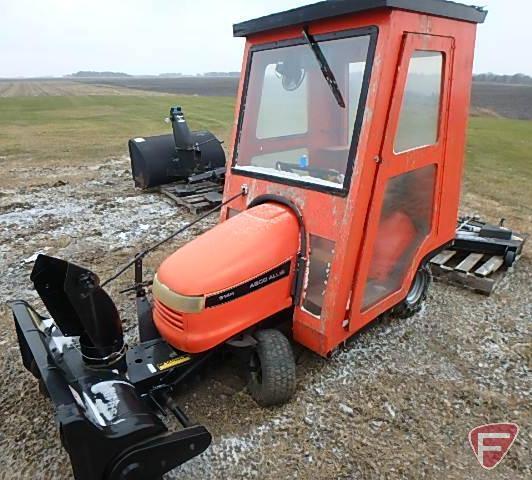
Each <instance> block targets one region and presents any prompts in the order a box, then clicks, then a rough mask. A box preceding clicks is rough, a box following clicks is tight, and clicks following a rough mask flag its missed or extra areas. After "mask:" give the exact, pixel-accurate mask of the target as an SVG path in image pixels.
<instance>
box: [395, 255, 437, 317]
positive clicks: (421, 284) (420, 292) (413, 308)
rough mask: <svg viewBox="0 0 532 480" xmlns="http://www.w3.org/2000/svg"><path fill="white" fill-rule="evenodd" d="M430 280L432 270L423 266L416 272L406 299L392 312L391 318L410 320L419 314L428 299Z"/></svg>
mask: <svg viewBox="0 0 532 480" xmlns="http://www.w3.org/2000/svg"><path fill="white" fill-rule="evenodd" d="M430 280H431V275H430V270H429V269H428V267H427V266H422V267H421V268H420V269H419V270H418V271H417V272H416V275H415V277H414V280H413V281H412V285H411V286H410V290H409V291H408V294H407V296H406V298H405V299H404V300H403V301H402V302H401V303H399V304H398V305H396V306H395V307H393V308H392V309H391V310H390V312H389V313H390V316H392V317H394V318H408V317H411V316H412V315H414V314H416V313H417V312H419V311H420V310H421V307H422V306H423V302H424V301H425V299H426V298H427V292H428V289H429V285H430Z"/></svg>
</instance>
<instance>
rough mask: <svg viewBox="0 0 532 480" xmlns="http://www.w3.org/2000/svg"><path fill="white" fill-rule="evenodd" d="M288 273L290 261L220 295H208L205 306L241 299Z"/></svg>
mask: <svg viewBox="0 0 532 480" xmlns="http://www.w3.org/2000/svg"><path fill="white" fill-rule="evenodd" d="M289 273H290V260H289V261H287V262H285V263H283V264H282V265H279V266H278V267H275V268H273V269H272V270H269V271H268V272H266V273H263V274H262V275H259V276H258V277H255V278H252V279H251V280H249V281H247V282H245V283H242V284H241V285H238V286H236V287H233V288H230V289H228V290H225V291H223V292H220V293H216V294H214V295H210V296H209V297H207V298H206V299H205V306H206V307H214V306H216V305H220V304H222V303H226V302H230V301H231V300H235V299H237V298H240V297H243V296H244V295H247V294H248V293H251V292H254V291H256V290H259V289H261V288H263V287H265V286H266V285H269V284H270V283H273V282H276V281H277V280H281V278H285V277H287V276H288V274H289Z"/></svg>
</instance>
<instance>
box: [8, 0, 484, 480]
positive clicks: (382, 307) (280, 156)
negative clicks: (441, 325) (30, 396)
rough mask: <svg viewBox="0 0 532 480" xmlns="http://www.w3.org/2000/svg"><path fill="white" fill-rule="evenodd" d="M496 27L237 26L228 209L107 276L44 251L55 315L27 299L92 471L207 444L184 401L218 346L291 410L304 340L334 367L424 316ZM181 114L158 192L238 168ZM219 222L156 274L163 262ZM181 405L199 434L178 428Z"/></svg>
mask: <svg viewBox="0 0 532 480" xmlns="http://www.w3.org/2000/svg"><path fill="white" fill-rule="evenodd" d="M485 16H486V12H485V11H484V10H482V9H479V8H476V7H470V6H465V5H461V4H458V3H453V2H445V1H441V0H420V1H417V2H413V1H411V0H365V1H360V0H335V1H322V2H319V3H316V4H312V5H309V6H306V7H301V8H296V9H294V10H290V11H287V12H283V13H280V14H274V15H270V16H267V17H263V18H259V19H256V20H251V21H249V22H244V23H240V24H238V25H235V26H234V34H235V36H241V37H242V36H243V37H246V48H245V52H244V65H245V69H244V71H243V73H242V78H241V81H240V88H239V98H238V99H237V105H236V122H235V129H234V132H233V138H232V142H233V148H232V156H231V164H230V166H229V168H227V171H226V175H225V183H224V192H223V201H221V203H220V205H219V206H217V207H214V208H211V210H209V211H208V212H206V213H204V214H202V215H201V216H200V217H198V218H197V219H196V220H194V221H193V222H191V223H190V224H188V225H187V226H186V227H182V228H181V229H179V230H177V231H176V232H175V233H173V234H172V235H170V236H168V237H166V238H165V239H163V240H161V241H160V242H158V243H157V244H155V245H154V246H152V247H150V248H148V249H146V250H144V251H142V252H141V253H139V254H138V255H136V256H135V258H133V259H132V260H131V261H130V262H129V263H127V264H126V265H125V266H123V267H122V268H120V269H119V270H118V271H117V273H116V274H115V275H113V276H112V277H111V278H109V279H108V280H106V281H105V282H102V283H101V284H100V283H99V280H98V277H97V276H96V275H95V274H93V273H92V272H90V271H89V270H86V269H84V268H81V267H77V266H75V265H73V264H71V263H69V262H65V261H63V260H58V259H54V258H51V257H46V256H42V255H41V256H40V257H39V258H38V259H37V262H36V264H35V267H34V271H33V273H32V280H33V281H34V284H35V288H36V289H37V291H38V292H39V294H40V296H41V298H42V300H43V302H44V304H45V305H46V307H47V309H48V311H49V312H50V314H51V317H52V318H50V319H44V318H43V317H41V316H39V315H38V314H37V313H36V312H35V311H34V310H33V309H32V308H31V307H30V306H29V305H27V304H26V303H25V302H22V301H17V302H13V303H12V308H13V312H14V316H15V323H16V329H17V334H18V337H19V344H20V350H21V354H22V359H23V362H24V365H25V366H26V368H27V369H28V370H30V371H31V372H32V373H33V374H34V375H35V376H36V377H37V378H38V379H39V381H40V384H41V386H42V388H43V390H44V391H46V392H48V394H49V396H50V398H51V400H52V401H53V403H54V404H55V406H56V411H57V420H58V423H59V426H60V432H61V438H62V441H63V445H64V446H65V448H66V450H67V451H68V452H69V455H70V458H71V460H72V465H73V469H74V475H75V477H76V478H77V479H94V480H99V479H109V478H112V479H119V478H120V479H140V478H142V479H151V478H159V477H160V476H161V475H162V474H163V473H164V472H166V471H168V470H170V469H171V468H173V467H175V466H176V465H179V464H181V463H183V462H184V461H186V460H188V459H189V458H192V457H193V456H195V455H197V454H199V453H200V452H202V451H203V450H204V449H205V448H207V446H208V445H209V442H210V435H209V433H208V432H207V430H206V429H205V428H204V427H202V426H193V425H192V424H191V422H190V421H189V420H188V419H187V417H186V416H185V414H184V413H183V412H182V411H181V410H180V408H179V406H178V405H177V404H176V402H175V400H174V399H173V396H172V395H173V393H175V392H174V390H175V389H177V388H178V387H179V386H182V381H183V380H184V379H185V378H186V377H187V376H188V375H190V373H191V372H192V371H195V370H196V369H198V368H200V367H201V366H205V367H206V366H207V365H208V363H207V360H208V359H209V358H210V357H211V356H212V355H214V354H215V353H216V352H218V351H223V352H227V351H229V352H233V353H235V354H236V355H235V358H239V359H240V360H241V361H242V365H243V367H244V370H245V371H246V374H247V379H248V389H249V392H250V394H251V396H252V397H253V398H254V399H255V400H256V401H257V403H259V404H260V405H263V406H271V405H278V404H282V403H283V402H286V401H288V400H290V398H291V396H292V395H293V393H294V391H295V388H296V376H295V369H296V364H295V360H294V355H293V352H292V347H291V344H290V342H289V338H290V339H291V340H293V341H295V342H297V343H299V344H301V345H302V346H304V347H307V348H308V349H310V350H312V351H313V352H315V353H316V354H319V355H322V356H324V357H328V356H330V355H331V353H332V352H333V351H334V350H335V349H336V348H337V347H338V346H340V345H342V344H344V343H345V342H346V340H348V339H349V338H350V337H352V336H353V335H354V334H355V333H356V332H357V331H359V330H360V329H361V328H363V327H364V326H365V325H366V324H368V323H369V322H371V321H372V320H374V319H375V318H377V317H379V316H380V315H382V314H383V313H387V314H389V315H392V316H395V317H397V318H404V317H407V316H410V315H413V314H414V313H416V312H417V311H419V309H420V308H421V306H422V304H423V301H424V300H425V298H426V293H427V288H428V286H429V283H430V282H429V280H430V272H429V270H428V263H429V261H430V259H431V258H433V257H434V256H435V255H437V253H438V252H440V251H442V250H443V249H445V248H446V247H448V246H449V245H451V244H452V242H453V240H454V237H455V227H456V218H457V213H458V204H459V193H460V178H461V173H462V163H463V162H462V160H463V154H464V147H465V133H466V125H467V118H468V111H469V95H470V89H471V79H472V76H471V73H472V65H473V50H474V41H475V32H476V24H477V23H481V22H483V21H484V18H485ZM171 119H172V124H173V127H174V135H173V136H167V137H166V138H165V139H162V138H161V137H152V138H148V139H135V140H132V141H131V142H130V149H131V155H132V165H133V170H134V176H135V178H136V179H137V183H138V184H139V185H140V186H144V187H148V186H150V185H155V184H158V183H159V182H162V181H166V180H168V178H170V177H172V178H173V176H179V175H186V174H188V172H190V171H195V169H196V167H197V165H198V158H200V157H201V158H200V160H201V162H204V163H202V165H207V166H206V167H205V168H210V167H212V166H213V165H219V164H220V162H221V158H222V156H221V153H220V150H221V147H220V145H219V142H218V141H216V140H215V139H214V137H212V135H210V134H208V135H207V134H205V135H204V136H201V135H200V134H199V133H198V132H190V131H189V130H188V127H187V126H186V122H185V120H184V117H183V114H182V111H181V110H180V109H178V108H176V109H173V110H172V112H171ZM168 137H170V138H168ZM211 148H212V149H213V150H212V151H213V153H212V156H211V154H210V153H208V152H210V151H211V150H210V149H211ZM198 155H199V156H200V157H198ZM201 168H204V167H201ZM180 169H182V170H180ZM218 211H219V212H220V222H219V224H218V225H216V226H215V227H213V228H212V229H210V230H208V231H206V232H205V233H203V234H202V235H200V236H198V237H196V238H195V239H193V240H192V241H190V242H188V243H187V244H186V245H184V246H183V247H181V248H180V249H178V250H177V251H176V252H175V253H174V254H172V255H170V256H169V257H168V258H167V259H166V260H164V261H163V262H162V264H161V265H160V267H159V268H158V270H157V273H156V275H155V277H154V278H153V279H150V280H147V281H145V280H144V279H143V273H142V260H143V258H144V257H145V256H146V255H147V254H148V253H150V252H151V251H153V250H154V249H155V248H157V247H158V246H160V245H161V244H163V243H165V242H167V241H169V240H171V239H173V238H174V237H176V236H177V235H178V234H179V233H182V232H183V231H184V230H186V229H187V228H190V227H192V226H193V225H195V224H196V223H197V222H199V221H200V220H202V219H203V218H205V217H206V216H207V215H210V214H212V213H214V212H218ZM130 267H134V270H135V283H134V285H133V286H132V287H130V288H128V289H126V290H124V292H126V291H132V292H135V294H136V302H137V313H138V322H139V337H140V343H139V344H138V345H134V346H130V347H129V348H126V346H125V343H124V339H123V334H122V328H121V323H120V319H119V315H118V312H117V309H116V307H115V306H114V303H113V302H112V300H111V299H110V298H109V297H108V296H107V294H106V293H105V292H104V290H103V287H106V286H107V285H108V284H109V282H111V281H113V280H114V279H116V278H117V277H118V276H120V275H122V274H124V272H126V271H127V270H128V269H129V268H130ZM152 305H153V307H152ZM167 410H169V411H170V412H172V413H173V414H174V416H175V417H176V418H177V419H178V420H179V422H180V423H181V424H182V425H183V427H184V428H183V429H182V430H179V431H177V432H175V433H169V431H168V429H167V427H166V426H165V424H164V423H163V422H162V421H161V419H160V418H159V414H161V415H162V414H163V412H166V411H167Z"/></svg>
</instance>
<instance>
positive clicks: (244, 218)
mask: <svg viewBox="0 0 532 480" xmlns="http://www.w3.org/2000/svg"><path fill="white" fill-rule="evenodd" d="M299 248H300V230H299V224H298V220H297V217H296V215H295V213H294V212H293V211H292V210H291V209H290V208H288V207H286V206H284V205H281V204H277V203H265V204H262V205H258V206H256V207H253V208H250V209H248V210H246V211H244V212H241V213H239V214H238V215H236V216H233V217H232V218H230V219H228V220H226V221H224V222H222V223H220V224H219V225H217V226H216V227H214V228H212V229H211V230H209V231H207V232H205V233H204V234H203V235H201V236H199V237H197V238H196V239H194V240H192V241H191V242H189V243H187V244H186V245H185V246H183V247H182V248H181V249H179V250H178V251H177V252H175V253H174V254H173V255H171V256H170V257H168V258H167V259H166V260H165V261H164V262H163V263H162V264H161V266H160V267H159V270H158V272H157V275H156V277H155V279H154V283H153V296H154V322H155V324H156V326H157V329H158V330H159V332H160V333H161V334H162V336H163V337H164V338H165V339H166V340H167V341H168V342H169V343H170V344H172V345H173V346H174V347H175V348H179V349H180V350H183V351H186V352H191V353H196V352H201V351H204V350H207V349H210V348H212V347H214V346H215V345H218V344H220V343H222V342H223V341H224V340H227V339H229V338H231V337H232V336H234V335H236V334H237V333H239V332H242V331H244V330H246V328H248V327H251V326H253V325H254V324H256V323H257V322H259V321H260V320H262V319H264V318H267V317H268V316H270V315H273V314H275V313H277V312H279V311H281V310H283V309H285V308H287V307H289V306H290V305H291V304H292V295H293V291H292V289H293V284H294V282H293V279H294V271H295V264H296V257H297V254H298V251H299Z"/></svg>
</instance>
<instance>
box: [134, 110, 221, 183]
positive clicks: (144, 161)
mask: <svg viewBox="0 0 532 480" xmlns="http://www.w3.org/2000/svg"><path fill="white" fill-rule="evenodd" d="M169 120H170V122H171V123H172V129H173V134H169V135H158V136H155V137H138V138H132V139H131V140H129V143H128V145H129V155H130V157H131V170H132V173H133V179H134V180H135V185H136V186H137V187H140V188H143V189H146V188H152V187H157V186H160V185H164V184H167V183H171V182H175V181H177V180H184V179H187V178H188V177H190V176H192V175H197V174H205V173H208V172H212V173H216V172H217V169H220V168H221V169H225V152H224V150H223V148H222V145H221V142H220V140H218V139H217V138H216V137H215V136H214V135H213V134H212V133H211V132H208V131H194V132H191V131H190V129H189V128H188V124H187V121H186V119H185V115H184V113H183V111H182V109H181V107H179V106H176V107H172V108H171V109H170V116H169Z"/></svg>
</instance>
